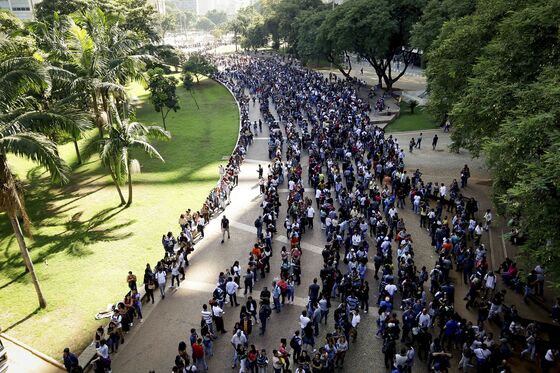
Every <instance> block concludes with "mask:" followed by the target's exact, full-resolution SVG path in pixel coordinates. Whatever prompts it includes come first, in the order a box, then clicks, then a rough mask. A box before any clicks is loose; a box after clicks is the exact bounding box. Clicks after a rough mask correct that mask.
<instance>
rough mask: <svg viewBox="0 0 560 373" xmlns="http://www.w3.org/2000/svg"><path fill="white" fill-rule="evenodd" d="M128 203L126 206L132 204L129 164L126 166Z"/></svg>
mask: <svg viewBox="0 0 560 373" xmlns="http://www.w3.org/2000/svg"><path fill="white" fill-rule="evenodd" d="M127 168H128V202H127V203H126V205H127V206H130V205H131V204H132V171H131V170H130V162H129V164H128V167H127Z"/></svg>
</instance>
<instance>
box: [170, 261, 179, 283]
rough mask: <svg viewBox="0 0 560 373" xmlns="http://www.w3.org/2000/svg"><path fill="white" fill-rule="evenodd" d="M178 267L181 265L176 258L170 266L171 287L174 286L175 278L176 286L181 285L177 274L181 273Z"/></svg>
mask: <svg viewBox="0 0 560 373" xmlns="http://www.w3.org/2000/svg"><path fill="white" fill-rule="evenodd" d="M180 268H181V266H180V264H179V261H178V260H176V261H175V262H174V263H173V265H172V266H171V287H175V286H174V285H175V280H177V287H179V286H180V285H181V283H180V281H179V275H180V274H181V272H180V271H179V270H180Z"/></svg>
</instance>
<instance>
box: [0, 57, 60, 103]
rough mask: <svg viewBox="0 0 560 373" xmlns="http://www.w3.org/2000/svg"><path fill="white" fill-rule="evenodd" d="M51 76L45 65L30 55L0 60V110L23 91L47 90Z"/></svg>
mask: <svg viewBox="0 0 560 373" xmlns="http://www.w3.org/2000/svg"><path fill="white" fill-rule="evenodd" d="M50 86H51V78H50V76H49V74H48V71H47V69H46V68H45V66H44V65H43V64H42V63H40V62H39V61H37V60H36V59H34V58H32V57H17V58H10V59H7V60H4V61H2V62H0V91H1V92H2V94H1V95H0V111H6V108H7V107H9V105H10V104H11V103H13V102H14V101H15V100H17V99H18V97H19V96H20V95H22V94H23V93H25V92H28V91H33V92H39V91H42V90H45V91H48V90H49V89H50Z"/></svg>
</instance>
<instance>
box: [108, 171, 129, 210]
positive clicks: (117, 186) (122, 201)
mask: <svg viewBox="0 0 560 373" xmlns="http://www.w3.org/2000/svg"><path fill="white" fill-rule="evenodd" d="M109 171H110V173H111V178H112V179H113V183H115V187H116V188H117V192H119V197H120V198H121V205H124V204H125V203H126V201H125V200H124V196H123V194H122V191H121V187H120V186H119V182H118V181H117V178H116V177H115V174H114V173H113V170H109Z"/></svg>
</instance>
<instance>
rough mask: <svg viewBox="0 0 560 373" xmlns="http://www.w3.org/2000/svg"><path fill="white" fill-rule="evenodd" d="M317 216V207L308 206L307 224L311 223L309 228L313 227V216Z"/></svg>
mask: <svg viewBox="0 0 560 373" xmlns="http://www.w3.org/2000/svg"><path fill="white" fill-rule="evenodd" d="M314 217H315V209H313V206H309V207H308V208H307V224H309V228H310V229H313V218H314Z"/></svg>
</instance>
